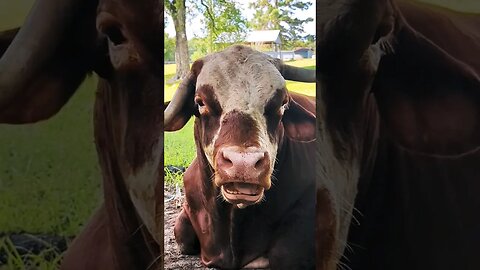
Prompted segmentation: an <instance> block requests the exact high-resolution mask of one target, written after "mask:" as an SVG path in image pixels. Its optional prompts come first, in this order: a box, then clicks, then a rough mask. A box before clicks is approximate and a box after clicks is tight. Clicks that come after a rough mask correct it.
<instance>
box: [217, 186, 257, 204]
mask: <svg viewBox="0 0 480 270" xmlns="http://www.w3.org/2000/svg"><path fill="white" fill-rule="evenodd" d="M264 190H265V189H264V188H263V187H262V186H260V185H257V184H249V183H236V182H230V183H226V184H223V185H222V187H221V192H222V196H223V198H225V200H227V201H228V202H229V203H231V204H234V205H236V206H237V207H238V208H245V207H247V206H249V205H252V204H256V203H258V202H260V201H261V200H262V198H263V192H264Z"/></svg>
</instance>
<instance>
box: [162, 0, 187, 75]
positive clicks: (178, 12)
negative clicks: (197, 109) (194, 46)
mask: <svg viewBox="0 0 480 270" xmlns="http://www.w3.org/2000/svg"><path fill="white" fill-rule="evenodd" d="M167 2H169V3H166V5H165V7H166V8H167V9H168V11H169V12H170V15H171V16H172V19H173V24H174V26H175V64H176V71H175V76H173V78H172V79H171V81H176V80H181V79H183V78H185V77H186V76H187V74H188V71H189V69H190V66H189V63H190V57H189V55H188V41H187V32H186V30H185V14H186V10H185V0H175V1H172V2H170V1H167Z"/></svg>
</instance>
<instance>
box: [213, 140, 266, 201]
mask: <svg viewBox="0 0 480 270" xmlns="http://www.w3.org/2000/svg"><path fill="white" fill-rule="evenodd" d="M215 163H216V166H215V169H216V178H215V184H216V185H217V186H218V187H220V188H221V193H222V196H223V198H225V200H227V201H228V202H230V203H232V204H235V205H237V206H238V207H240V208H243V207H246V206H248V205H251V204H255V203H258V202H260V201H261V200H262V198H263V194H264V191H265V190H268V189H269V188H270V186H271V180H270V174H271V171H270V158H269V155H268V152H267V151H264V150H262V149H260V148H258V147H248V148H242V147H237V146H229V147H223V148H221V149H220V150H219V151H218V152H217V154H216V157H215Z"/></svg>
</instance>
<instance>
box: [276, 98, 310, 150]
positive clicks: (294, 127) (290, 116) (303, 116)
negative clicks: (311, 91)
mask: <svg viewBox="0 0 480 270" xmlns="http://www.w3.org/2000/svg"><path fill="white" fill-rule="evenodd" d="M314 112H315V101H313V100H310V99H309V98H307V97H305V96H300V95H296V94H290V101H289V104H288V108H287V109H286V110H285V114H284V115H283V118H282V122H283V126H284V128H285V135H286V136H287V137H289V138H290V139H292V140H295V141H304V142H308V141H313V140H315V136H316V135H315V134H316V117H315V113H314Z"/></svg>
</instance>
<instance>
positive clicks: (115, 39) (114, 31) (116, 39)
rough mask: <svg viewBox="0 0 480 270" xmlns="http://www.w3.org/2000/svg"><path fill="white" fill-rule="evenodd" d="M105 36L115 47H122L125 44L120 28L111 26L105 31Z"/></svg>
mask: <svg viewBox="0 0 480 270" xmlns="http://www.w3.org/2000/svg"><path fill="white" fill-rule="evenodd" d="M104 33H105V35H106V36H107V37H108V39H109V40H110V41H111V42H112V43H113V44H114V45H120V44H122V43H123V42H125V40H126V39H125V37H124V36H123V34H122V30H120V28H119V27H118V26H115V25H111V26H109V27H107V28H106V29H105V30H104Z"/></svg>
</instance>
